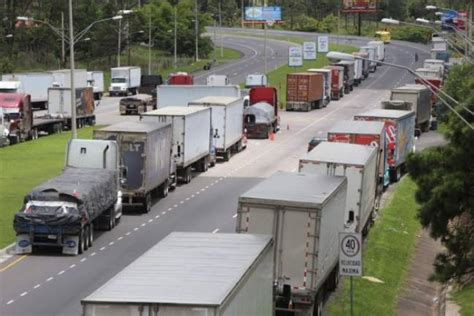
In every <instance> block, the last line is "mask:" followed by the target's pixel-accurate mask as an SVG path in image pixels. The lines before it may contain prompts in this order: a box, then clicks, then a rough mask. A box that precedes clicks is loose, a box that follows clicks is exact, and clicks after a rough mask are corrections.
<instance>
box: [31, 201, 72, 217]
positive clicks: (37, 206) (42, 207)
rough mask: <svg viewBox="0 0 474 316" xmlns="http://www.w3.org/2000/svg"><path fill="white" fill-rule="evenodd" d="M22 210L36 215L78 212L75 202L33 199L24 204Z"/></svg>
mask: <svg viewBox="0 0 474 316" xmlns="http://www.w3.org/2000/svg"><path fill="white" fill-rule="evenodd" d="M24 212H25V213H27V214H36V215H65V214H79V211H78V210H77V207H76V204H74V203H66V202H65V203H61V202H59V203H58V202H42V201H34V202H29V203H27V204H26V206H25V209H24Z"/></svg>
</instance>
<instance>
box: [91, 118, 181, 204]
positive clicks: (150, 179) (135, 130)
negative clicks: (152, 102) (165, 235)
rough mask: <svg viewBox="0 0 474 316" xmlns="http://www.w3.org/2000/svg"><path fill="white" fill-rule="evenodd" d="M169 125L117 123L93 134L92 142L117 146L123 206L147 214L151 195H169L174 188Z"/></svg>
mask: <svg viewBox="0 0 474 316" xmlns="http://www.w3.org/2000/svg"><path fill="white" fill-rule="evenodd" d="M171 136H172V130H171V125H170V124H167V123H161V124H158V123H156V122H155V123H145V122H120V123H117V124H114V125H110V126H107V127H104V128H101V129H99V130H95V131H94V138H95V139H103V140H114V141H116V142H117V143H118V146H119V149H120V154H121V162H122V164H123V166H124V167H125V170H126V172H125V175H124V179H125V181H124V182H123V183H122V185H121V189H122V195H123V196H122V199H123V204H124V205H125V206H128V207H136V206H138V207H140V208H141V209H142V211H143V212H145V213H148V212H149V211H150V210H151V207H152V193H153V192H159V195H160V196H161V197H166V196H167V195H168V189H169V187H170V186H171V185H174V183H173V182H174V181H173V174H171V171H172V168H173V166H172V164H171V157H170V152H171Z"/></svg>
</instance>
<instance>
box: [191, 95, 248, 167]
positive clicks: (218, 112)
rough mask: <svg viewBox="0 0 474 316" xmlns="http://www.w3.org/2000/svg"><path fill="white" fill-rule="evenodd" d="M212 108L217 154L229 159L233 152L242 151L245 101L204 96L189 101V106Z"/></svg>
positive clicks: (213, 132) (213, 134)
mask: <svg viewBox="0 0 474 316" xmlns="http://www.w3.org/2000/svg"><path fill="white" fill-rule="evenodd" d="M196 105H197V106H206V107H210V108H212V137H213V138H214V146H215V148H216V155H217V156H221V157H222V158H223V159H224V160H226V161H228V160H229V159H230V157H231V155H232V153H237V152H240V151H242V149H243V148H244V146H245V143H244V139H243V132H244V128H243V120H244V102H243V100H242V98H235V97H215V96H212V97H204V98H201V99H197V100H194V101H192V102H190V103H189V106H196Z"/></svg>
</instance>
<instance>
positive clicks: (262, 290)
mask: <svg viewBox="0 0 474 316" xmlns="http://www.w3.org/2000/svg"><path fill="white" fill-rule="evenodd" d="M273 267H274V265H273V242H272V239H271V237H270V236H265V235H250V234H249V235H243V234H211V233H185V232H173V233H171V234H169V235H168V236H166V237H165V238H164V239H162V240H161V241H160V242H159V243H157V244H156V245H154V246H153V247H151V248H150V249H149V250H148V251H147V252H145V253H144V254H143V255H141V256H140V257H138V258H137V259H136V260H135V261H133V262H132V263H131V264H130V265H128V266H127V267H125V269H123V270H122V271H120V272H119V273H118V274H117V275H115V276H114V277H113V278H112V279H110V280H109V281H107V282H106V283H105V284H104V285H102V286H101V287H100V288H98V289H97V290H95V291H94V292H93V293H92V294H90V295H88V296H87V297H86V298H84V299H82V300H81V304H82V315H83V316H115V315H155V316H156V315H158V316H184V315H195V316H198V315H202V316H204V315H209V316H210V315H213V316H235V315H242V316H243V315H247V316H257V315H258V316H272V315H273V297H272V293H273V280H272V277H271V276H272V273H273Z"/></svg>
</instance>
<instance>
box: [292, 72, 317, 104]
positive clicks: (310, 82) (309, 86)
mask: <svg viewBox="0 0 474 316" xmlns="http://www.w3.org/2000/svg"><path fill="white" fill-rule="evenodd" d="M323 99H324V77H323V75H322V74H320V73H309V72H299V73H292V74H287V76H286V110H287V111H305V112H308V111H311V110H313V109H320V108H322V107H323Z"/></svg>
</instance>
